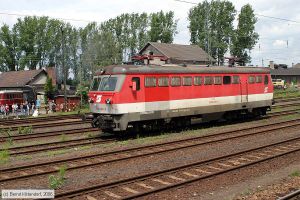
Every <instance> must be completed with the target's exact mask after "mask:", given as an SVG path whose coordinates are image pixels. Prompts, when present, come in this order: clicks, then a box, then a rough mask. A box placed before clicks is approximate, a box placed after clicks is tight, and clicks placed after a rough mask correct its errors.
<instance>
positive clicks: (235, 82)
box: [232, 76, 240, 84]
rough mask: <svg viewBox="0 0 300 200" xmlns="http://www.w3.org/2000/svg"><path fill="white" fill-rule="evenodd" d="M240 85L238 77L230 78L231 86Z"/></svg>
mask: <svg viewBox="0 0 300 200" xmlns="http://www.w3.org/2000/svg"><path fill="white" fill-rule="evenodd" d="M239 83H240V77H239V76H233V77H232V84H239Z"/></svg>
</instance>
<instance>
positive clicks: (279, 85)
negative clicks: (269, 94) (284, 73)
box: [272, 79, 285, 89]
mask: <svg viewBox="0 0 300 200" xmlns="http://www.w3.org/2000/svg"><path fill="white" fill-rule="evenodd" d="M272 83H273V85H274V88H279V89H283V88H284V87H285V81H284V80H283V79H272Z"/></svg>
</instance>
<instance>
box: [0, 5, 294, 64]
mask: <svg viewBox="0 0 300 200" xmlns="http://www.w3.org/2000/svg"><path fill="white" fill-rule="evenodd" d="M187 1H189V2H194V3H199V2H202V0H201V1H200V0H187ZM231 2H232V3H233V4H234V6H235V8H236V10H237V11H239V10H240V9H241V7H242V6H243V5H245V4H247V3H249V4H251V5H252V7H253V9H254V11H255V13H256V14H257V19H258V22H257V24H256V32H257V33H258V34H259V35H260V39H259V41H258V43H257V45H256V46H255V47H254V49H253V50H252V51H251V56H252V63H251V64H252V65H254V66H257V65H258V66H268V64H269V62H270V61H274V62H275V63H277V64H287V65H289V66H292V63H294V64H296V63H300V6H299V1H297V0H284V1H283V0H231ZM193 6H195V5H193V4H189V3H183V2H178V1H175V0H151V1H149V0H147V1H146V0H110V1H107V0H14V1H12V0H0V24H1V25H2V24H4V23H5V24H8V25H10V26H12V25H13V24H14V23H16V21H17V18H20V17H22V16H15V15H10V14H19V15H37V16H49V17H51V18H63V19H75V20H76V19H78V20H79V21H74V20H64V21H67V22H70V23H71V24H72V25H74V26H76V27H84V26H85V25H87V24H88V23H89V22H92V21H96V22H98V23H101V22H103V21H105V20H108V19H110V18H114V17H116V16H118V15H120V14H122V13H133V12H134V13H141V12H147V13H151V12H158V11H160V10H163V11H174V14H175V19H178V26H177V31H178V34H177V35H176V36H175V39H174V43H176V44H189V43H190V42H189V40H190V33H189V30H188V25H189V21H188V12H189V10H190V9H191V8H192V7H193ZM261 15H265V16H270V17H275V18H283V19H287V20H291V21H286V20H278V19H272V18H267V17H262V16H261ZM235 24H237V23H236V22H235Z"/></svg>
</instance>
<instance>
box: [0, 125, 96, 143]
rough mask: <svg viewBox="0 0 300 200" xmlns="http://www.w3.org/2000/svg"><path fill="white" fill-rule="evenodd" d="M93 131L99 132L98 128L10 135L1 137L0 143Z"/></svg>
mask: <svg viewBox="0 0 300 200" xmlns="http://www.w3.org/2000/svg"><path fill="white" fill-rule="evenodd" d="M95 131H99V129H98V128H77V129H71V130H63V131H47V132H42V133H31V134H27V135H11V136H10V137H8V136H2V137H0V142H5V141H7V140H8V139H12V140H13V141H19V140H29V139H36V138H44V137H52V136H60V135H62V134H64V135H72V134H78V133H82V132H95Z"/></svg>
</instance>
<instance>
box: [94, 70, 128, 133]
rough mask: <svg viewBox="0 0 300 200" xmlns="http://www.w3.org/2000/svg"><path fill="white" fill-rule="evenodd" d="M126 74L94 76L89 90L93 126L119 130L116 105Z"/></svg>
mask: <svg viewBox="0 0 300 200" xmlns="http://www.w3.org/2000/svg"><path fill="white" fill-rule="evenodd" d="M124 79H125V75H107V74H105V75H99V76H95V77H94V78H93V83H92V85H91V88H90V92H89V103H90V110H91V112H92V113H93V121H92V126H93V127H99V128H101V129H103V130H107V131H109V130H118V126H117V124H118V123H117V122H116V121H115V116H114V115H118V108H117V106H116V105H114V103H115V102H117V101H118V96H119V93H120V90H121V88H122V85H123V82H124ZM113 116H114V117H113Z"/></svg>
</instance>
